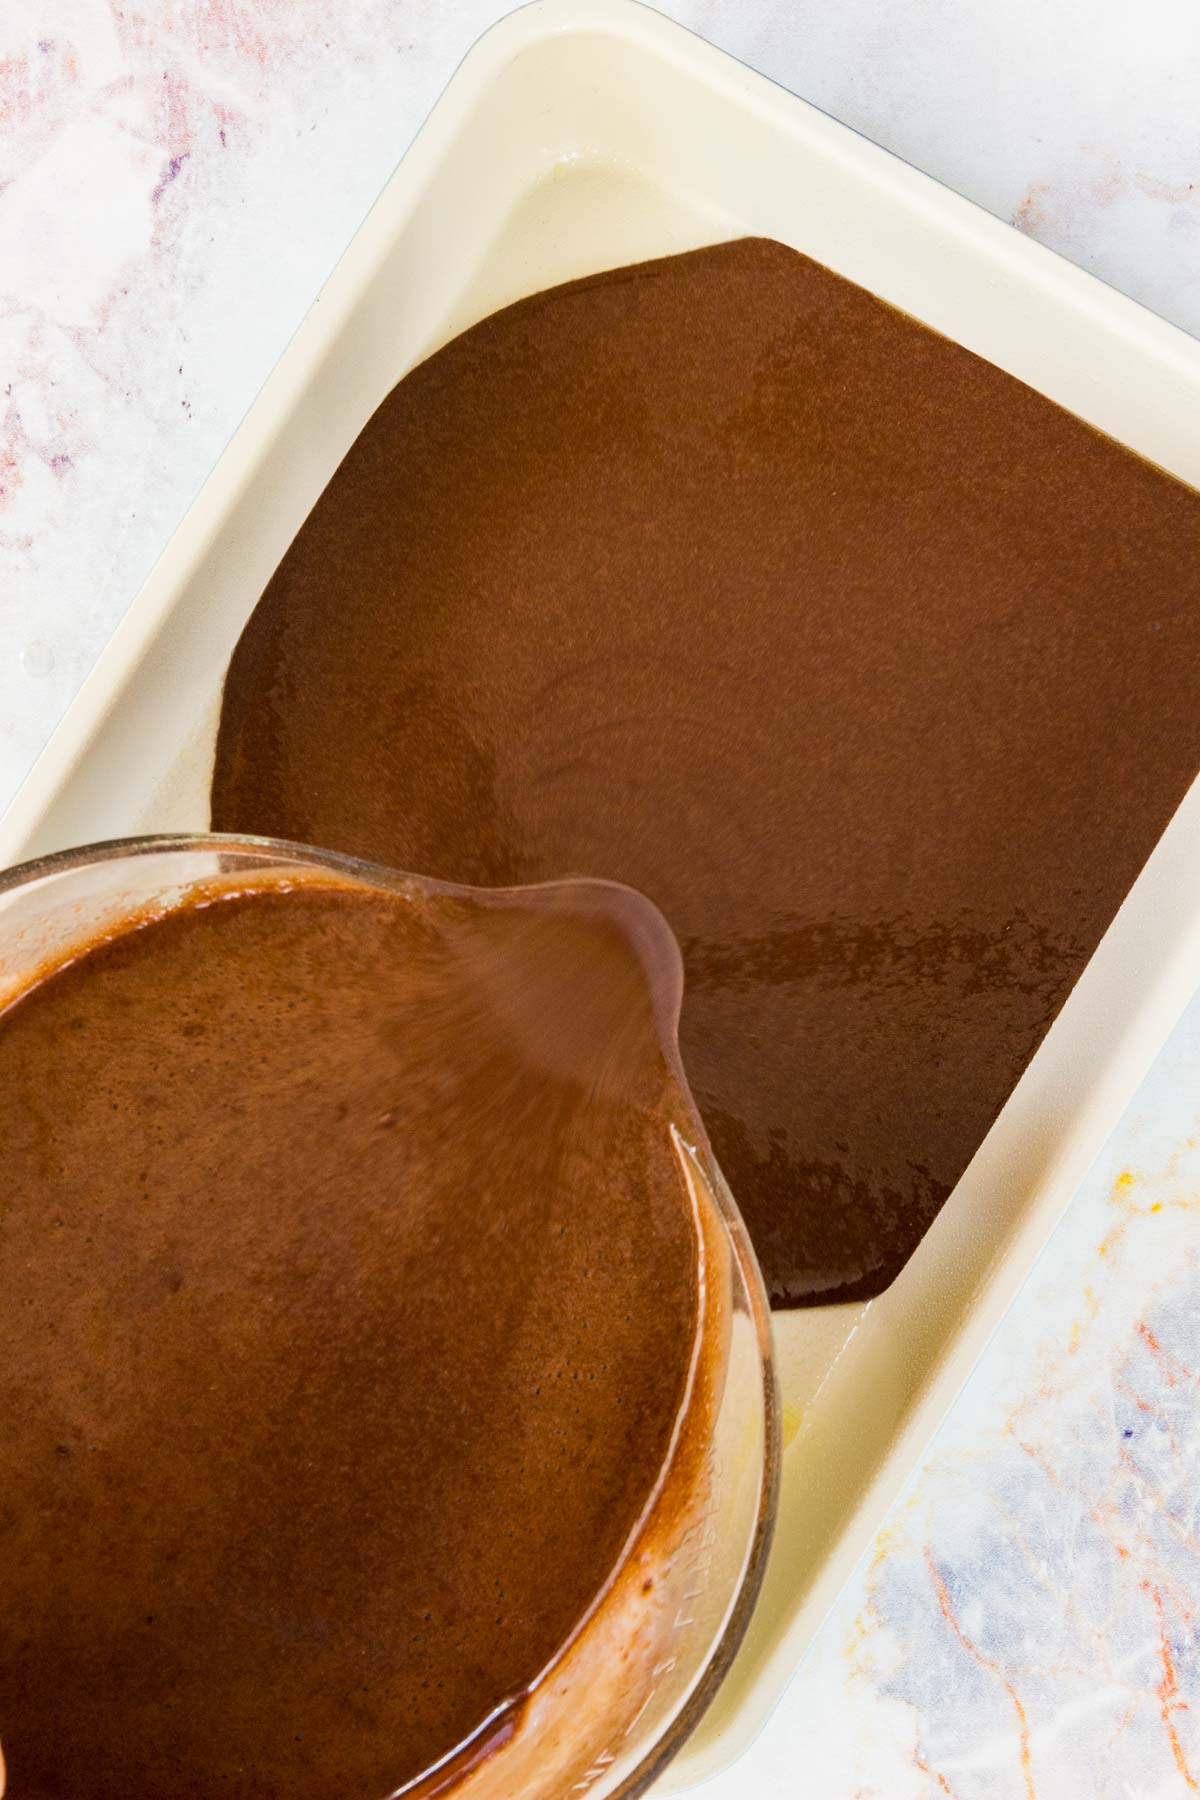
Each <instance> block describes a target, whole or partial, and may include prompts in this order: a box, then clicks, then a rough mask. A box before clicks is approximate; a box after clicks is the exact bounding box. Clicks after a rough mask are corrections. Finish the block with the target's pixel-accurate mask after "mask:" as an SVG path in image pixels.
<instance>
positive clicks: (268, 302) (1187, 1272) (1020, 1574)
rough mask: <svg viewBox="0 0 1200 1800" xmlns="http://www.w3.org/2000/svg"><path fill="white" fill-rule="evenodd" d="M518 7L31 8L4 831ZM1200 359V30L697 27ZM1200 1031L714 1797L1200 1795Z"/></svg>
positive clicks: (2, 480) (8, 209)
mask: <svg viewBox="0 0 1200 1800" xmlns="http://www.w3.org/2000/svg"><path fill="white" fill-rule="evenodd" d="M505 10H506V7H505V4H504V0H343V4H342V5H340V6H338V7H332V6H330V5H329V4H328V3H327V0H172V3H171V4H167V3H166V0H7V4H6V5H5V6H4V7H3V9H0V390H2V393H0V418H2V421H3V423H2V425H0V806H2V805H3V804H4V803H5V802H6V801H7V800H8V799H9V798H10V797H11V795H12V793H13V792H14V791H15V789H16V787H17V785H18V783H19V782H20V781H21V779H22V778H23V776H24V775H25V773H26V772H27V771H28V769H29V767H30V765H31V763H32V761H33V758H34V757H35V755H36V754H37V752H38V750H39V749H40V748H41V746H42V744H43V743H44V742H45V740H46V738H47V736H48V735H49V733H50V731H51V730H52V728H53V727H54V725H55V723H56V722H57V720H58V718H59V716H60V715H61V713H62V710H63V708H64V706H65V705H66V703H67V701H68V700H69V699H70V697H71V695H72V694H73V692H74V691H75V689H76V687H77V686H78V684H79V682H80V681H81V679H82V677H83V676H84V674H85V673H86V672H87V670H88V669H89V667H90V666H91V664H92V662H93V660H94V659H95V656H96V654H97V652H98V651H99V649H100V648H101V646H102V645H103V643H104V642H105V640H106V638H107V636H108V634H109V633H110V632H111V630H112V628H113V626H114V624H115V623H116V621H117V620H118V619H119V618H120V616H121V614H122V612H123V610H124V608H125V607H126V605H127V604H128V602H129V600H130V598H131V597H132V595H133V593H134V592H135V590H136V588H137V586H138V584H139V582H140V581H141V579H142V577H143V576H144V575H145V574H146V572H147V570H148V569H149V567H150V565H151V563H152V562H153V561H154V559H155V557H156V556H157V554H158V552H159V551H160V549H161V548H162V546H163V544H164V542H165V540H166V538H167V537H168V535H169V534H170V532H171V531H172V529H173V528H174V526H175V525H176V524H177V523H178V521H179V519H180V517H181V516H182V514H183V512H184V511H185V510H186V508H187V506H188V503H189V502H190V500H191V499H192V497H193V495H194V494H195V492H196V490H197V488H198V486H199V485H200V483H201V482H202V481H203V479H204V477H205V475H206V474H207V472H208V470H209V468H210V467H211V465H212V463H213V461H214V460H215V458H216V456H217V455H218V453H219V452H220V450H221V449H222V447H223V446H224V444H225V442H226V441H227V439H228V437H229V436H230V433H231V431H232V430H233V428H234V426H235V425H236V423H237V421H238V419H239V418H240V416H241V414H242V413H243V412H244V411H245V409H246V407H247V405H248V403H249V401H250V400H251V398H252V397H253V395H254V394H255V392H256V391H257V389H258V387H259V385H260V384H261V382H262V381H263V379H264V377H265V376H266V374H267V372H268V371H269V369H270V368H271V366H272V364H273V362H274V361H275V359H276V357H277V356H278V354H279V351H280V349H281V348H282V346H283V345H284V343H285V342H286V340H287V338H288V336H289V334H290V333H291V331H292V330H293V329H294V327H295V325H296V324H297V322H298V321H299V319H300V317H301V316H302V314H303V312H304V311H305V309H306V308H307V306H308V304H309V303H310V301H311V299H312V296H313V294H314V293H315V291H316V289H317V288H318V286H319V285H320V283H321V281H322V280H323V279H324V277H325V275H326V274H327V273H328V271H329V269H330V268H331V266H332V265H333V263H334V262H335V261H336V260H337V257H338V255H339V254H340V252H341V250H342V249H343V247H344V245H345V244H346V242H347V240H348V239H349V237H350V236H351V235H352V233H353V231H354V229H355V227H356V226H357V224H358V223H359V221H360V219H361V218H362V216H363V214H364V212H365V211H366V210H367V208H368V206H369V205H370V203H371V201H372V200H373V198H374V197H375V195H376V194H377V192H378V191H379V189H380V187H381V186H382V185H383V183H384V181H385V179H386V178H387V176H388V174H389V173H390V172H391V169H392V167H393V166H394V163H395V161H396V159H397V157H398V155H399V154H400V153H401V152H402V150H403V149H404V147H405V145H406V144H407V142H408V141H409V139H410V138H411V136H412V134H413V132H414V130H415V129H416V127H417V125H418V124H419V123H420V121H421V119H422V117H423V116H424V114H425V113H426V111H427V110H428V108H429V106H430V105H431V104H432V102H433V100H434V99H435V98H436V96H437V94H438V92H439V91H440V89H441V87H442V86H443V85H444V83H445V81H446V79H447V78H448V76H449V75H450V73H451V71H452V70H453V67H454V65H455V63H456V62H457V61H458V59H459V57H460V56H461V55H462V53H463V52H464V50H465V49H466V48H467V47H468V45H469V44H470V43H471V42H472V41H473V39H474V38H475V37H476V36H477V35H478V34H479V33H480V31H482V30H483V29H484V27H485V26H486V25H488V24H489V23H491V22H492V20H493V19H494V18H496V17H498V16H499V15H500V14H501V13H502V12H503V11H505ZM662 10H664V11H667V12H669V13H671V14H672V15H673V16H675V17H676V18H678V19H680V20H682V21H683V22H684V23H685V24H688V25H690V26H692V27H693V28H694V29H696V30H698V31H700V32H701V33H703V34H704V35H705V36H707V37H709V38H711V39H713V40H714V41H715V42H717V43H719V44H721V45H723V46H724V47H726V48H728V49H730V50H732V51H733V52H735V54H737V55H738V56H740V57H742V58H743V59H744V60H745V61H747V62H749V63H751V64H753V65H755V66H756V67H758V68H760V69H762V70H764V71H765V72H766V73H767V74H769V75H772V76H774V77H775V78H776V79H777V80H779V81H781V82H783V83H784V84H785V85H786V86H788V87H790V88H792V89H794V90H795V91H796V92H797V93H800V94H802V95H804V96H805V97H806V98H808V99H811V100H813V101H815V102H816V103H817V104H818V105H820V106H822V107H824V108H826V109H827V110H828V111H830V112H832V113H834V114H836V115H837V116H838V117H839V118H842V119H844V120H846V121H848V122H849V123H850V124H852V125H854V126H855V127H857V128H858V129H859V130H861V131H862V132H864V133H865V134H866V135H867V136H869V137H871V138H874V139H876V140H877V141H878V142H880V143H883V144H885V145H886V146H887V147H888V148H890V149H892V150H895V151H897V152H898V153H899V154H900V155H901V156H904V157H906V158H907V159H908V160H909V161H911V162H913V163H916V164H917V165H919V166H920V167H921V168H924V169H926V170H928V171H929V172H930V173H932V174H934V175H936V176H937V177H939V178H940V179H941V180H943V181H945V182H947V183H948V184H949V185H951V186H953V187H955V188H958V189H960V190H961V191H962V192H964V193H966V194H968V195H970V196H971V197H972V198H974V199H976V200H978V201H979V202H981V203H982V204H983V205H984V206H987V207H988V208H990V209H991V210H992V211H993V212H995V213H997V214H999V215H1000V216H1001V217H1003V218H1005V219H1009V220H1011V221H1012V223H1013V224H1014V225H1015V226H1016V227H1017V228H1018V229H1020V230H1022V231H1026V232H1029V233H1030V234H1031V235H1033V236H1035V237H1037V238H1040V239H1041V240H1042V241H1043V242H1045V243H1047V244H1049V245H1051V246H1052V247H1053V248H1055V249H1056V250H1059V251H1061V252H1063V253H1064V254H1065V255H1067V256H1069V257H1071V258H1073V259H1074V260H1076V261H1077V262H1079V263H1081V264H1083V265H1084V266H1086V267H1087V268H1089V269H1091V270H1092V271H1093V272H1094V273H1096V274H1098V275H1100V276H1102V277H1103V278H1104V279H1105V280H1107V281H1110V282H1112V283H1113V284H1114V285H1115V286H1117V287H1119V288H1122V289H1123V290H1124V291H1125V292H1127V293H1129V294H1132V295H1134V296H1135V297H1136V298H1137V299H1139V300H1142V301H1143V302H1145V303H1146V304H1147V305H1149V306H1151V307H1153V308H1155V309H1156V310H1157V311H1159V312H1161V313H1163V314H1165V315H1167V316H1168V317H1170V318H1172V319H1173V320H1175V321H1176V322H1177V323H1179V324H1180V325H1182V326H1184V327H1186V328H1187V329H1189V330H1191V331H1194V332H1197V333H1200V107H1198V106H1197V103H1196V97H1197V94H1198V93H1200V11H1198V10H1197V9H1196V7H1195V4H1194V0H1143V4H1142V5H1141V6H1140V7H1138V8H1132V7H1130V6H1128V5H1127V4H1120V3H1118V0H1040V3H1037V0H1007V4H1006V5H1004V6H996V5H995V4H993V3H992V0H838V3H837V4H835V5H830V4H829V3H828V0H671V3H670V4H667V5H665V6H664V7H663V9H662ZM1197 1607H1200V1004H1197V1003H1195V1002H1194V1003H1193V1005H1192V1007H1191V1010H1190V1011H1189V1012H1188V1013H1187V1014H1186V1015H1185V1017H1184V1019H1183V1021H1182V1023H1181V1024H1180V1026H1179V1028H1178V1029H1177V1031H1176V1033H1175V1035H1174V1037H1173V1038H1172V1040H1171V1042H1170V1044H1169V1045H1168V1046H1167V1048H1166V1049H1165V1050H1164V1052H1163V1054H1162V1056H1161V1057H1160V1059H1159V1062H1158V1064H1157V1066H1156V1068H1155V1070H1154V1071H1153V1073H1152V1075H1151V1076H1150V1078H1149V1080H1148V1081H1147V1083H1146V1084H1145V1086H1144V1088H1143V1090H1142V1092H1141V1093H1140V1095H1139V1096H1138V1098H1137V1100H1136V1102H1135V1103H1134V1105H1133V1107H1132V1108H1131V1110H1130V1112H1129V1114H1128V1116H1127V1117H1126V1118H1125V1120H1124V1121H1123V1123H1122V1124H1121V1126H1120V1128H1119V1130H1118V1132H1117V1133H1116V1135H1115V1136H1114V1138H1113V1140H1112V1142H1111V1144H1110V1146H1109V1148H1108V1150H1107V1152H1106V1153H1105V1155H1104V1157H1103V1158H1102V1159H1101V1162H1100V1164H1099V1165H1098V1166H1097V1167H1096V1168H1095V1169H1094V1170H1093V1172H1092V1174H1091V1176H1090V1177H1089V1179H1088V1180H1087V1182H1086V1183H1085V1184H1084V1186H1083V1188H1082V1189H1081V1191H1080V1193H1079V1194H1078V1196H1077V1198H1076V1199H1075V1201H1074V1203H1073V1205H1072V1207H1071V1209H1070V1211H1069V1213H1068V1215H1067V1217H1066V1219H1065V1220H1064V1222H1063V1224H1062V1225H1061V1226H1060V1228H1059V1230H1058V1232H1057V1234H1056V1235H1055V1237H1054V1239H1053V1241H1052V1242H1051V1244H1050V1246H1049V1247H1048V1249H1047V1250H1046V1251H1045V1253H1044V1254H1043V1256H1042V1258H1041V1260H1040V1261H1039V1263H1038V1264H1037V1266H1036V1268H1035V1270H1034V1272H1033V1274H1032V1275H1031V1277H1030V1279H1029V1281H1028V1282H1027V1284H1026V1286H1025V1289H1024V1291H1023V1293H1022V1295H1021V1297H1020V1299H1019V1301H1018V1303H1017V1304H1016V1306H1015V1307H1014V1308H1013V1310H1012V1312H1011V1313H1010V1315H1009V1316H1008V1318H1007V1320H1006V1321H1005V1323H1004V1325H1003V1327H1002V1329H1001V1330H1000V1332H999V1333H998V1334H997V1336H996V1338H995V1339H994V1340H993V1343H992V1345H991V1348H990V1350H989V1351H988V1353H987V1355H986V1356H985V1358H984V1360H983V1362H982V1363H981V1365H980V1366H979V1368H978V1369H977V1371H976V1373H975V1375H974V1377H973V1378H972V1380H971V1382H970V1384H969V1386H968V1387H967V1389H966V1391H965V1392H964V1393H963V1395H962V1396H961V1397H960V1399H959V1401H958V1403H957V1405H956V1407H955V1408H954V1410H953V1412H952V1414H951V1416H950V1418H949V1419H948V1421H947V1422H946V1424H945V1425H944V1427H943V1429H942V1430H941V1432H940V1433H939V1435H938V1437H937V1439H936V1441H935V1443H934V1444H933V1446H932V1448H931V1450H930V1452H929V1454H928V1456H927V1457H926V1459H925V1461H924V1462H923V1464H922V1466H921V1468H920V1470H919V1471H918V1473H917V1474H916V1476H915V1477H914V1479H913V1480H912V1482H911V1483H910V1485H909V1488H908V1490H907V1492H906V1494H905V1496H904V1498H903V1499H902V1501H901V1502H900V1504H898V1505H897V1507H896V1508H895V1509H894V1510H893V1513H892V1515H891V1517H890V1518H889V1521H888V1523H887V1525H886V1527H885V1529H884V1530H883V1531H882V1532H881V1533H880V1535H879V1538H878V1539H877V1541H876V1543H875V1546H874V1548H873V1550H872V1552H871V1554H870V1555H869V1557H868V1558H867V1559H866V1561H865V1563H864V1565H863V1566H862V1568H861V1569H860V1570H859V1572H858V1573H857V1575H856V1576H855V1578H854V1579H853V1580H852V1582H851V1583H850V1585H849V1587H848V1588H847V1589H846V1591H845V1592H844V1594H843V1596H842V1598H841V1600H840V1602H839V1603H838V1606H837V1607H836V1609H835V1611H834V1613H833V1615H832V1616H831V1617H830V1619H829V1621H828V1622H827V1624H826V1626H825V1628H824V1630H823V1632H822V1633H821V1635H820V1637H819V1639H818V1641H817V1643H816V1645H815V1646H814V1648H813V1650H812V1652H811V1653H810V1655H809V1657H808V1660H807V1662H806V1663H805V1665H804V1667H803V1670H802V1671H801V1673H800V1674H799V1675H798V1677H797V1678H796V1679H795V1680H794V1681H793V1683H792V1686H791V1688H790V1690H789V1692H788V1694H787V1696H786V1697H785V1699H784V1701H783V1703H782V1705H781V1706H780V1708H779V1709H778V1711H777V1712H776V1713H775V1715H774V1717H773V1719H772V1720H771V1722H770V1724H769V1725H768V1727H767V1728H766V1730H765V1732H764V1733H763V1735H762V1736H761V1737H760V1739H759V1740H758V1742H757V1744H756V1745H755V1746H754V1748H753V1749H752V1750H751V1751H750V1752H749V1753H748V1755H747V1756H746V1757H745V1758H743V1759H742V1761H741V1762H740V1763H738V1764H737V1765H736V1766H735V1767H734V1768H733V1769H731V1770H730V1771H728V1772H727V1773H726V1774H725V1775H724V1776H721V1777H719V1778H717V1779H716V1780H715V1781H714V1782H712V1783H711V1784H709V1786H708V1787H707V1788H706V1789H705V1790H703V1791H704V1792H705V1793H706V1795H708V1796H709V1797H710V1800H751V1797H753V1800H771V1797H772V1796H780V1797H781V1800H782V1797H783V1796H788V1797H789V1800H791V1797H795V1800H800V1797H801V1796H804V1797H805V1800H809V1797H811V1800H851V1797H858V1800H868V1797H871V1800H944V1797H950V1796H953V1797H954V1800H1009V1797H1010V1796H1012V1797H1013V1800H1034V1797H1035V1796H1036V1797H1037V1800H1074V1797H1075V1796H1078V1797H1079V1800H1096V1797H1099V1796H1105V1797H1107V1796H1112V1797H1113V1800H1117V1797H1118V1796H1119V1797H1121V1800H1135V1797H1136V1800H1172V1797H1175V1796H1178V1797H1180V1800H1182V1797H1185V1796H1187V1795H1188V1794H1191V1793H1194V1792H1197V1791H1200V1635H1198V1631H1197V1622H1196V1616H1195V1615H1196V1611H1197Z"/></svg>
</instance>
